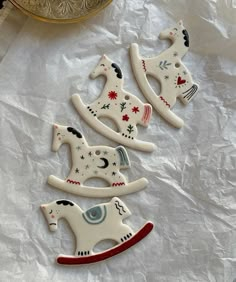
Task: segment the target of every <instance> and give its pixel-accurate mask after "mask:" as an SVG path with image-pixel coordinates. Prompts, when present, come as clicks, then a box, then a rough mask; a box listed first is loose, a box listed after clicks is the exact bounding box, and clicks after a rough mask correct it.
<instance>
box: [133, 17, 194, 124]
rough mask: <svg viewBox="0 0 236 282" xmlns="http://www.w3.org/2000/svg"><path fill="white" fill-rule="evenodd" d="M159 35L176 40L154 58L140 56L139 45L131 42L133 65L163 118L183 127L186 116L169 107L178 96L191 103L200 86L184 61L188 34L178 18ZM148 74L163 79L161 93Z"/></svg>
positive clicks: (144, 90) (187, 46) (152, 102)
mask: <svg viewBox="0 0 236 282" xmlns="http://www.w3.org/2000/svg"><path fill="white" fill-rule="evenodd" d="M159 38H160V39H170V40H171V41H172V43H173V44H172V45H171V46H170V47H169V48H168V49H167V50H165V51H163V52H162V53H161V54H160V55H158V56H156V57H153V58H144V57H141V56H140V55H139V50H138V45H137V44H132V45H131V48H130V52H131V63H132V68H133V71H134V74H135V77H136V80H137V82H138V84H139V87H140V89H141V90H142V92H143V94H144V96H145V97H146V98H147V99H148V101H149V102H150V103H151V104H152V105H153V107H154V108H155V109H156V111H158V112H159V113H160V115H162V117H163V118H164V119H166V120H167V121H168V122H169V123H171V124H172V125H173V126H175V127H177V128H180V127H182V126H183V124H184V122H183V120H182V119H180V118H179V117H178V116H177V115H175V114H174V113H173V112H172V111H171V110H170V109H171V108H172V107H173V106H174V105H175V102H176V98H179V99H180V100H181V101H182V102H183V103H184V104H188V103H189V102H190V101H191V100H192V98H193V97H194V96H195V95H196V92H197V90H198V85H197V84H196V83H194V82H193V80H192V77H191V74H190V72H189V71H188V69H187V68H186V67H185V66H184V64H183V63H182V61H181V58H182V57H183V56H184V55H185V54H186V53H187V51H188V49H189V35H188V32H187V30H186V29H185V27H184V26H183V22H182V21H179V22H178V23H177V24H176V25H174V26H173V27H171V28H168V29H166V30H164V31H162V32H161V33H160V36H159ZM147 75H150V76H152V77H154V78H155V79H157V80H158V81H159V82H160V84H161V93H160V95H159V96H157V95H156V93H155V91H154V90H153V89H152V87H151V85H150V84H149V82H148V79H147Z"/></svg>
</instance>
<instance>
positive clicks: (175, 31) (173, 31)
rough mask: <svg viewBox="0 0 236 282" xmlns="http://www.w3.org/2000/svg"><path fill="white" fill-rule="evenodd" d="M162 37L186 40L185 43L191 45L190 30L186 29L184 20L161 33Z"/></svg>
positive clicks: (160, 36) (172, 39)
mask: <svg viewBox="0 0 236 282" xmlns="http://www.w3.org/2000/svg"><path fill="white" fill-rule="evenodd" d="M159 38H160V39H170V40H171V41H172V42H175V41H176V40H181V41H184V45H185V46H186V47H189V36H188V32H187V30H186V29H185V27H184V25H183V22H182V21H179V22H178V23H176V24H175V25H174V26H172V27H170V28H167V29H165V30H163V31H162V32H161V33H160V35H159Z"/></svg>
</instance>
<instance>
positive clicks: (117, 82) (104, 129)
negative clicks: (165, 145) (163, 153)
mask: <svg viewBox="0 0 236 282" xmlns="http://www.w3.org/2000/svg"><path fill="white" fill-rule="evenodd" d="M100 75H103V76H105V77H106V78H107V81H106V84H105V87H104V89H103V91H102V93H101V95H100V96H99V98H98V99H97V100H96V101H94V102H93V103H92V104H90V105H85V104H84V103H83V102H82V100H81V99H80V96H79V95H78V94H74V95H73V96H72V102H73V104H74V106H75V108H76V109H77V110H78V112H79V114H80V116H81V117H82V118H83V119H85V121H86V122H87V123H88V124H89V125H90V126H91V127H93V128H94V129H95V130H96V131H98V132H99V133H101V134H102V135H104V136H106V137H107V138H109V139H111V140H113V141H115V142H117V143H120V144H122V145H125V146H128V147H130V148H133V149H137V150H143V151H153V150H154V149H155V146H154V145H153V144H152V143H148V142H143V141H140V140H138V139H137V135H138V128H137V125H138V124H139V125H141V126H145V127H146V126H148V123H149V121H150V118H151V115H152V106H151V105H150V104H144V103H142V101H141V100H140V99H138V98H137V97H136V96H134V95H132V94H130V93H129V92H127V91H125V90H124V89H123V84H124V77H123V74H122V71H121V69H120V67H119V66H118V65H117V64H115V63H114V62H112V61H111V60H110V59H109V58H108V57H107V56H106V55H103V56H102V58H101V60H100V62H99V63H98V65H97V67H96V68H95V69H94V71H93V72H92V73H91V77H92V78H96V77H98V76H100ZM100 117H106V118H109V119H112V120H113V121H114V122H115V124H116V125H117V127H118V132H116V131H114V130H112V129H111V128H109V127H108V126H106V125H105V124H104V123H102V122H101V121H100V120H99V118H100Z"/></svg>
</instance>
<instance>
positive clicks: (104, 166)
mask: <svg viewBox="0 0 236 282" xmlns="http://www.w3.org/2000/svg"><path fill="white" fill-rule="evenodd" d="M100 160H102V161H104V165H103V166H98V168H107V167H108V166H109V162H108V159H105V158H100Z"/></svg>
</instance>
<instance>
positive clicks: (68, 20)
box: [9, 0, 112, 24]
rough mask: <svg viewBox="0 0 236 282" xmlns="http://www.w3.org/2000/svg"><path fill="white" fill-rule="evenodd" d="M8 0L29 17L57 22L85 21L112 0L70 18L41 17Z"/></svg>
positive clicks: (12, 0) (13, 0)
mask: <svg viewBox="0 0 236 282" xmlns="http://www.w3.org/2000/svg"><path fill="white" fill-rule="evenodd" d="M9 1H10V2H11V4H12V5H14V6H15V7H16V8H18V9H19V10H21V11H22V12H23V13H24V14H26V15H27V16H30V17H32V18H34V19H36V20H40V21H42V22H47V23H57V24H67V23H78V22H81V21H85V20H87V19H89V18H91V17H92V16H94V15H96V14H97V13H99V12H100V11H102V10H103V9H105V8H106V7H107V6H108V5H110V4H111V2H112V0H107V1H106V2H105V3H104V5H102V6H101V7H99V8H97V9H94V10H93V11H91V12H89V13H88V14H87V15H85V16H81V17H78V18H72V19H53V18H46V17H43V16H39V15H37V14H34V13H32V12H30V11H29V10H27V9H25V8H23V7H22V6H21V5H19V4H18V3H17V2H16V1H15V0H9Z"/></svg>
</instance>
